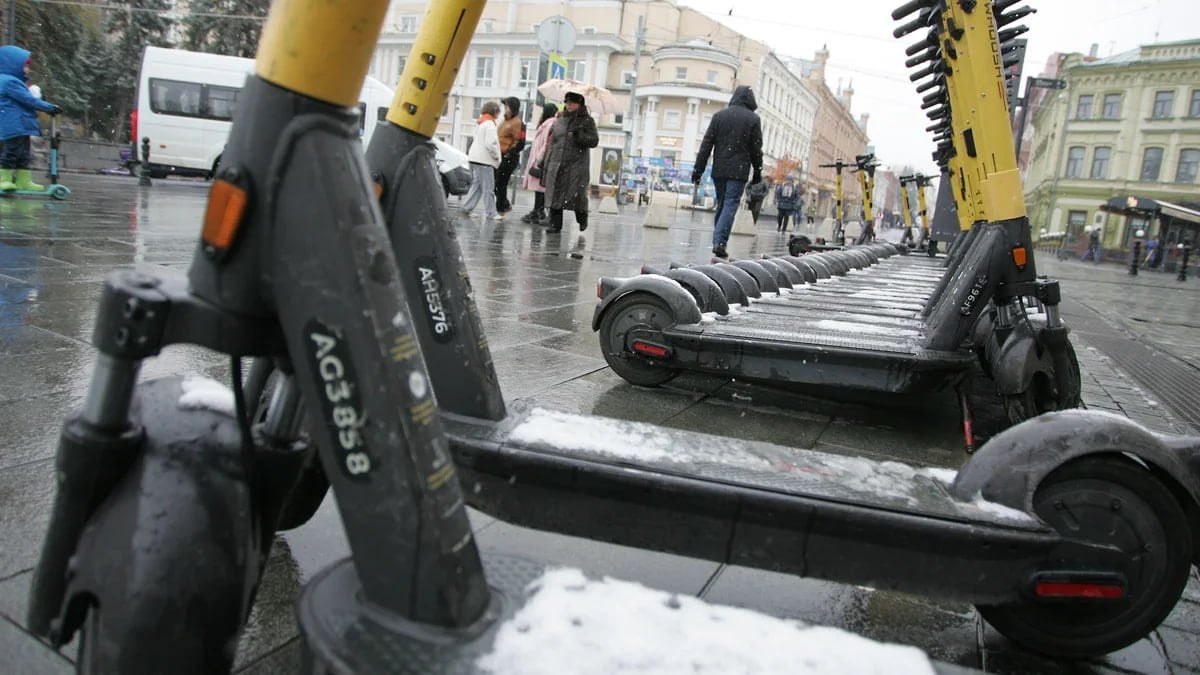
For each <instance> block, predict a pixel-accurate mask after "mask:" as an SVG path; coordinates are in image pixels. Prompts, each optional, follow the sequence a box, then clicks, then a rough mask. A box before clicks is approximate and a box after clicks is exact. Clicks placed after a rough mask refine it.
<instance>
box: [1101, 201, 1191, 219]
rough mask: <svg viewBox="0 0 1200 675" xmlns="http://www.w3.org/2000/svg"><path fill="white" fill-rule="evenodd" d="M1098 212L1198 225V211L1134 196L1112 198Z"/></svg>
mask: <svg viewBox="0 0 1200 675" xmlns="http://www.w3.org/2000/svg"><path fill="white" fill-rule="evenodd" d="M1100 210H1101V211H1108V212H1109V213H1118V214H1121V215H1124V216H1136V215H1149V216H1167V217H1168V218H1177V219H1179V220H1186V221H1187V222H1189V223H1196V224H1200V211H1197V210H1196V209H1193V208H1189V207H1187V206H1180V205H1179V204H1173V203H1171V202H1164V201H1162V200H1158V199H1149V198H1147V197H1138V196H1136V195H1128V196H1125V197H1113V198H1111V199H1109V200H1108V201H1107V202H1105V203H1104V204H1102V205H1101V206H1100Z"/></svg>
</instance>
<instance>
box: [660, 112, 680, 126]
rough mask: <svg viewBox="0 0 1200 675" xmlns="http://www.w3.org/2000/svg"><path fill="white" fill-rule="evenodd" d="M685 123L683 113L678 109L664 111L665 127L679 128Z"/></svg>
mask: <svg viewBox="0 0 1200 675" xmlns="http://www.w3.org/2000/svg"><path fill="white" fill-rule="evenodd" d="M682 124H683V115H682V114H680V112H679V111H678V110H668V111H666V112H664V113H663V128H664V129H678V128H679V127H680V126H682Z"/></svg>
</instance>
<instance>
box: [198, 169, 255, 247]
mask: <svg viewBox="0 0 1200 675" xmlns="http://www.w3.org/2000/svg"><path fill="white" fill-rule="evenodd" d="M248 202H249V197H248V195H247V194H246V190H245V189H243V188H241V187H238V186H237V185H234V184H233V183H230V182H229V181H227V180H225V179H223V178H218V179H216V180H214V181H213V184H212V189H211V190H209V191H208V208H207V209H205V211H204V232H203V235H202V238H203V239H204V243H206V244H208V245H209V246H212V247H213V248H215V249H217V250H219V251H228V250H229V248H230V247H231V246H232V245H233V238H234V237H235V236H236V235H237V231H238V226H240V225H241V224H242V215H243V214H244V213H245V212H246V204H247V203H248Z"/></svg>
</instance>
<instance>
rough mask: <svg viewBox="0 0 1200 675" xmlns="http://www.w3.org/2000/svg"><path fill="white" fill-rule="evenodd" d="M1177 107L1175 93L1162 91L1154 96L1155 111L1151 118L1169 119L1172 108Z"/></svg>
mask: <svg viewBox="0 0 1200 675" xmlns="http://www.w3.org/2000/svg"><path fill="white" fill-rule="evenodd" d="M1174 107H1175V92H1173V91H1160V92H1156V93H1155V94H1154V111H1153V113H1151V115H1150V116H1151V117H1153V118H1154V119H1156V120H1161V119H1167V118H1168V117H1170V116H1171V108H1174Z"/></svg>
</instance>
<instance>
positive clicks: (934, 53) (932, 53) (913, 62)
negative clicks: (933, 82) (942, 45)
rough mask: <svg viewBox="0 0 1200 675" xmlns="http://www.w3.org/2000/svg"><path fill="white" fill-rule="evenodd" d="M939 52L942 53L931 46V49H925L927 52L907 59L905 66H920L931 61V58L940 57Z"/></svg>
mask: <svg viewBox="0 0 1200 675" xmlns="http://www.w3.org/2000/svg"><path fill="white" fill-rule="evenodd" d="M939 53H940V52H939V50H937V49H935V48H932V47H930V48H929V49H927V50H925V53H923V54H918V55H916V56H914V57H912V58H911V59H909V60H907V61H905V62H904V67H905V68H915V67H916V66H919V65H921V64H922V63H925V62H926V61H929V60H930V59H936V58H937V57H938V55H939Z"/></svg>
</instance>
